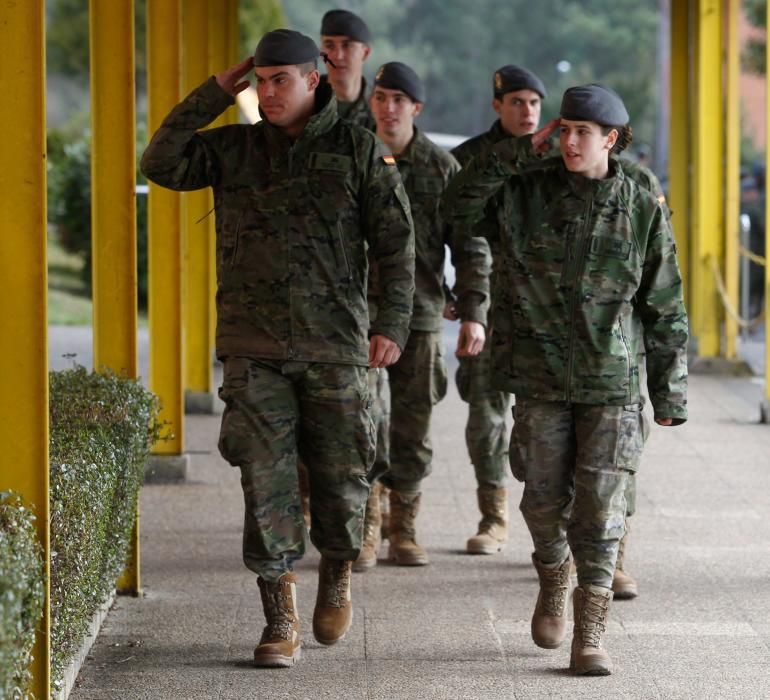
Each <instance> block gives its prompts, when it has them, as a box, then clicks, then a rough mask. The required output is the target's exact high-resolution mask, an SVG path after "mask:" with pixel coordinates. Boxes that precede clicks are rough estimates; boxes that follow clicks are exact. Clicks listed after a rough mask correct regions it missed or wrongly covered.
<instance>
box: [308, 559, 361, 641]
mask: <svg viewBox="0 0 770 700" xmlns="http://www.w3.org/2000/svg"><path fill="white" fill-rule="evenodd" d="M351 563H352V562H349V561H337V560H335V559H327V558H326V557H321V563H320V564H319V566H318V597H317V598H316V601H315V610H314V611H313V635H314V636H315V638H316V639H317V640H318V641H319V642H320V643H321V644H327V645H328V644H336V643H337V642H339V641H340V639H342V638H343V637H344V636H345V633H346V632H347V631H348V630H349V629H350V623H351V622H352V621H353V603H352V601H351V599H350V565H351Z"/></svg>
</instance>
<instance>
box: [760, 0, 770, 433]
mask: <svg viewBox="0 0 770 700" xmlns="http://www.w3.org/2000/svg"><path fill="white" fill-rule="evenodd" d="M765 26H766V27H770V3H768V4H767V15H766V16H765ZM765 57H766V64H765V65H768V66H770V42H767V43H766V46H765ZM765 99H766V100H767V105H766V107H765V119H766V121H767V125H766V127H765V128H766V129H767V132H766V133H768V134H770V90H767V91H766V93H765ZM765 172H766V173H767V172H770V140H768V143H767V145H766V146H765ZM765 221H766V222H767V221H770V197H768V196H767V195H765ZM764 308H765V398H764V400H763V401H762V406H761V409H762V411H761V414H762V422H763V423H770V318H768V313H767V311H768V309H770V236H768V235H767V234H765V299H764Z"/></svg>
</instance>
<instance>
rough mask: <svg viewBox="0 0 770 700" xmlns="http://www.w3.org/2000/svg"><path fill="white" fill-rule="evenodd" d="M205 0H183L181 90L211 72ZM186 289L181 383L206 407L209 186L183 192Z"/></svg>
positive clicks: (189, 399) (191, 400)
mask: <svg viewBox="0 0 770 700" xmlns="http://www.w3.org/2000/svg"><path fill="white" fill-rule="evenodd" d="M208 6H209V3H208V2H205V1H203V0H185V1H184V5H183V21H182V54H183V84H184V93H185V94H188V93H189V92H190V91H192V90H193V89H194V88H196V87H197V86H198V85H200V84H201V83H202V82H203V81H204V80H206V78H207V77H208V76H209V75H210V73H209V59H208V31H207V23H208V19H209V11H208ZM182 201H183V220H184V262H185V275H184V279H185V282H184V289H185V310H184V325H185V388H186V401H185V403H186V408H187V410H188V412H196V413H210V412H211V411H212V410H213V394H212V393H211V384H212V382H211V375H212V372H211V365H212V357H211V308H212V307H211V299H210V297H211V288H212V287H211V282H210V271H211V263H210V260H209V258H210V251H211V243H210V237H211V236H210V230H209V227H210V225H211V224H210V221H209V217H213V216H214V214H213V212H211V208H212V204H211V194H210V192H209V190H208V189H205V190H197V191H195V192H187V193H185V195H184V196H183V199H182Z"/></svg>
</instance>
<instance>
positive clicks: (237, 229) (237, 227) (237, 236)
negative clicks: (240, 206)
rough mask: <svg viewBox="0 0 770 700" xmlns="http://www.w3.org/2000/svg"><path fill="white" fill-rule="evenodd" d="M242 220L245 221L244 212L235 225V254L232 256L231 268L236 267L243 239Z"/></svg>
mask: <svg viewBox="0 0 770 700" xmlns="http://www.w3.org/2000/svg"><path fill="white" fill-rule="evenodd" d="M241 221H243V214H241V215H240V216H239V217H238V223H237V224H236V225H235V243H234V245H233V254H232V256H231V257H230V269H231V270H232V269H233V268H234V267H235V262H236V260H238V246H239V244H240V241H241Z"/></svg>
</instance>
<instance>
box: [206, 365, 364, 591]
mask: <svg viewBox="0 0 770 700" xmlns="http://www.w3.org/2000/svg"><path fill="white" fill-rule="evenodd" d="M219 396H220V397H221V398H222V400H223V401H224V402H225V411H224V414H223V415H222V428H221V432H220V437H219V450H220V452H221V453H222V456H223V457H224V458H225V459H226V460H227V461H228V462H230V464H232V465H233V466H238V467H240V468H241V486H242V487H243V495H244V501H245V505H246V516H245V523H244V529H243V560H244V563H245V564H246V566H247V567H248V568H249V569H251V570H252V571H254V572H255V573H257V574H259V575H260V576H262V578H264V579H266V580H268V581H276V580H277V579H278V578H279V577H280V576H282V575H283V574H284V573H286V572H287V571H290V570H291V568H292V565H293V563H294V562H295V561H296V560H297V559H299V558H300V557H302V555H303V554H304V553H305V544H304V530H305V527H304V522H303V518H302V508H301V505H300V499H299V489H298V483H297V458H298V457H300V458H301V459H302V461H303V463H304V464H305V466H306V467H307V471H308V474H309V478H310V509H311V519H312V527H311V531H310V538H311V540H312V542H313V544H314V545H315V547H316V549H318V551H319V552H321V554H323V555H324V556H325V557H328V558H330V559H337V560H346V561H350V560H355V559H356V558H357V557H358V553H359V550H360V548H361V541H362V535H363V532H362V529H363V517H364V508H365V505H366V499H367V497H368V495H369V483H368V481H367V479H366V474H367V471H368V470H369V468H370V466H371V464H372V461H373V459H374V429H373V426H372V421H371V418H370V416H369V385H368V379H367V369H366V368H365V367H355V366H350V365H342V364H339V365H337V364H322V363H307V362H280V361H271V360H253V359H248V358H242V357H229V358H227V359H226V360H225V366H224V381H223V384H222V387H221V388H220V390H219Z"/></svg>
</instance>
